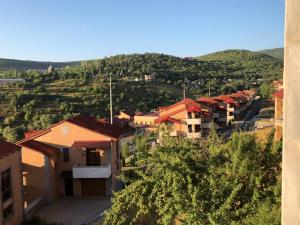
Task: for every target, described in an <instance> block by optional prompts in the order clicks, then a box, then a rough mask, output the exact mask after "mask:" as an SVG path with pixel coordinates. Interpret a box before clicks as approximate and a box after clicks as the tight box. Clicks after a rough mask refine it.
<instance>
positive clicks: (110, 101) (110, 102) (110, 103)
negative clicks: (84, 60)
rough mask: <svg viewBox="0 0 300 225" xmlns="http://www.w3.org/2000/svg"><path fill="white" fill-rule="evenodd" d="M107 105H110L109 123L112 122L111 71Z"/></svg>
mask: <svg viewBox="0 0 300 225" xmlns="http://www.w3.org/2000/svg"><path fill="white" fill-rule="evenodd" d="M109 107H110V124H111V125H112V124H113V106H112V88H111V73H109Z"/></svg>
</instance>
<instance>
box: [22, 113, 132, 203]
mask: <svg viewBox="0 0 300 225" xmlns="http://www.w3.org/2000/svg"><path fill="white" fill-rule="evenodd" d="M131 137H132V136H131V132H130V130H129V129H125V128H120V127H117V126H114V125H111V124H109V123H108V122H106V121H103V120H97V119H96V118H95V117H91V116H82V115H80V116H76V117H73V118H69V119H66V120H63V121H60V122H59V123H57V124H54V125H53V126H51V127H49V128H48V129H45V130H41V131H33V132H30V133H29V134H27V135H26V137H25V139H24V140H22V141H20V142H18V144H19V145H20V146H21V147H22V162H23V166H24V178H23V183H24V201H25V207H26V206H29V205H30V204H31V203H32V202H34V201H37V199H40V200H42V201H43V202H46V203H47V202H52V201H53V200H55V199H56V198H57V197H58V196H110V195H111V194H112V191H113V190H116V189H117V187H118V184H117V178H116V177H117V176H118V175H119V173H120V148H121V145H122V144H123V142H124V141H126V140H127V139H130V138H131Z"/></svg>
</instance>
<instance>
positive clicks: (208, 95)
mask: <svg viewBox="0 0 300 225" xmlns="http://www.w3.org/2000/svg"><path fill="white" fill-rule="evenodd" d="M208 97H210V83H208Z"/></svg>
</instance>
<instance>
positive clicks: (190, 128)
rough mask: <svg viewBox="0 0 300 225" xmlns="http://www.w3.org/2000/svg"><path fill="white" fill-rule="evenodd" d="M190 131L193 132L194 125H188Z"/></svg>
mask: <svg viewBox="0 0 300 225" xmlns="http://www.w3.org/2000/svg"><path fill="white" fill-rule="evenodd" d="M188 132H189V133H193V127H192V125H188Z"/></svg>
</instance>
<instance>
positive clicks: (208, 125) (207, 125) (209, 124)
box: [201, 123, 212, 128]
mask: <svg viewBox="0 0 300 225" xmlns="http://www.w3.org/2000/svg"><path fill="white" fill-rule="evenodd" d="M211 125H212V123H202V124H201V128H210V126H211Z"/></svg>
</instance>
